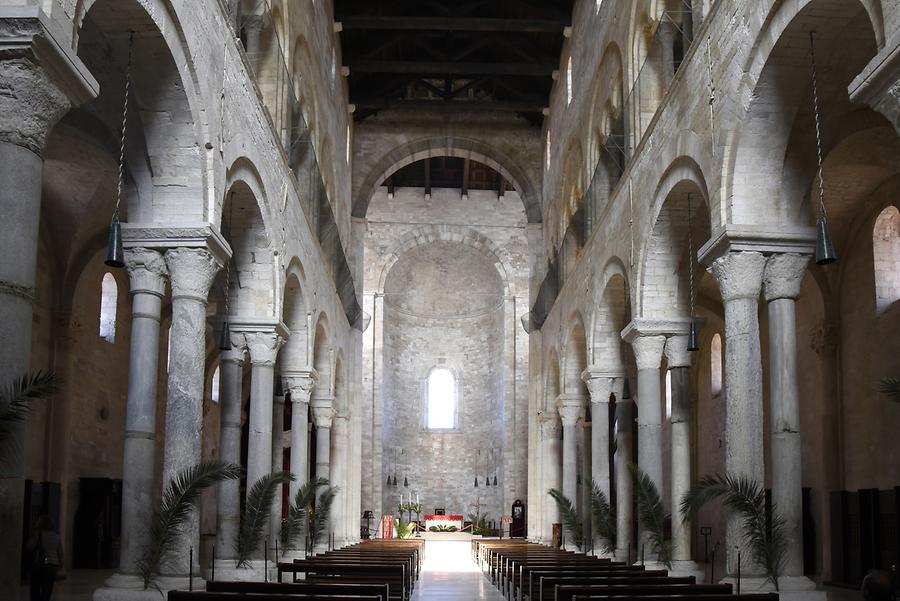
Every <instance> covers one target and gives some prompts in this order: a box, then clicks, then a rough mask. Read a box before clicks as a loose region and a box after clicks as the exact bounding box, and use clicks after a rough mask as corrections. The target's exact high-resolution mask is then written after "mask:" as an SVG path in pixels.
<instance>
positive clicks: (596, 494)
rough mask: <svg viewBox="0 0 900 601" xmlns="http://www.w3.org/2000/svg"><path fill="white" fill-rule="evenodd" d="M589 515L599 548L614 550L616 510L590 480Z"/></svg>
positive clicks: (597, 486)
mask: <svg viewBox="0 0 900 601" xmlns="http://www.w3.org/2000/svg"><path fill="white" fill-rule="evenodd" d="M591 515H592V517H593V518H594V531H595V532H596V533H597V535H598V536H599V537H600V548H601V550H603V551H604V552H606V553H613V552H614V551H615V550H616V512H615V511H614V510H613V508H612V506H610V504H609V499H608V498H607V497H606V493H604V492H603V491H602V490H601V489H600V486H599V485H598V484H597V483H596V482H594V481H593V480H592V481H591Z"/></svg>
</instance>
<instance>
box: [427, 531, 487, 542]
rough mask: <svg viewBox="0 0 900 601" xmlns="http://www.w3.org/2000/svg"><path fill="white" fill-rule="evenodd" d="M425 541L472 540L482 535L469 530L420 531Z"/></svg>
mask: <svg viewBox="0 0 900 601" xmlns="http://www.w3.org/2000/svg"><path fill="white" fill-rule="evenodd" d="M420 534H421V537H422V538H424V539H425V541H426V542H427V541H470V540H472V539H473V538H481V535H480V534H479V535H477V536H476V535H474V534H469V533H468V532H428V531H427V530H426V531H423V532H421V533H420Z"/></svg>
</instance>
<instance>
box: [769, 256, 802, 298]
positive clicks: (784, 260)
mask: <svg viewBox="0 0 900 601" xmlns="http://www.w3.org/2000/svg"><path fill="white" fill-rule="evenodd" d="M809 259H810V255H801V254H796V253H783V254H776V255H772V256H771V257H769V258H768V259H767V260H766V269H765V271H764V272H763V291H764V294H765V296H766V301H773V300H776V299H779V298H790V299H794V300H796V298H797V297H798V296H800V286H801V285H802V284H803V276H804V275H806V268H807V266H808V265H809Z"/></svg>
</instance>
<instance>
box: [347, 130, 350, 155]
mask: <svg viewBox="0 0 900 601" xmlns="http://www.w3.org/2000/svg"><path fill="white" fill-rule="evenodd" d="M347 164H348V165H349V164H350V126H349V125H348V126H347Z"/></svg>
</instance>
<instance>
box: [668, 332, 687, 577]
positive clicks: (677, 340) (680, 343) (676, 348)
mask: <svg viewBox="0 0 900 601" xmlns="http://www.w3.org/2000/svg"><path fill="white" fill-rule="evenodd" d="M666 358H667V363H668V367H669V376H670V378H671V385H672V418H671V422H672V424H671V425H672V432H671V437H672V440H671V443H672V453H671V455H672V456H671V461H672V478H671V481H672V559H673V560H675V561H690V559H691V524H690V522H683V521H682V520H681V515H680V513H679V508H680V506H681V499H682V497H683V496H684V495H685V494H686V493H687V492H688V491H690V489H691V416H692V409H691V397H690V392H691V388H690V365H691V354H690V352H689V351H688V350H687V336H684V335H677V336H672V337H671V338H669V339H668V340H667V341H666Z"/></svg>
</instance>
